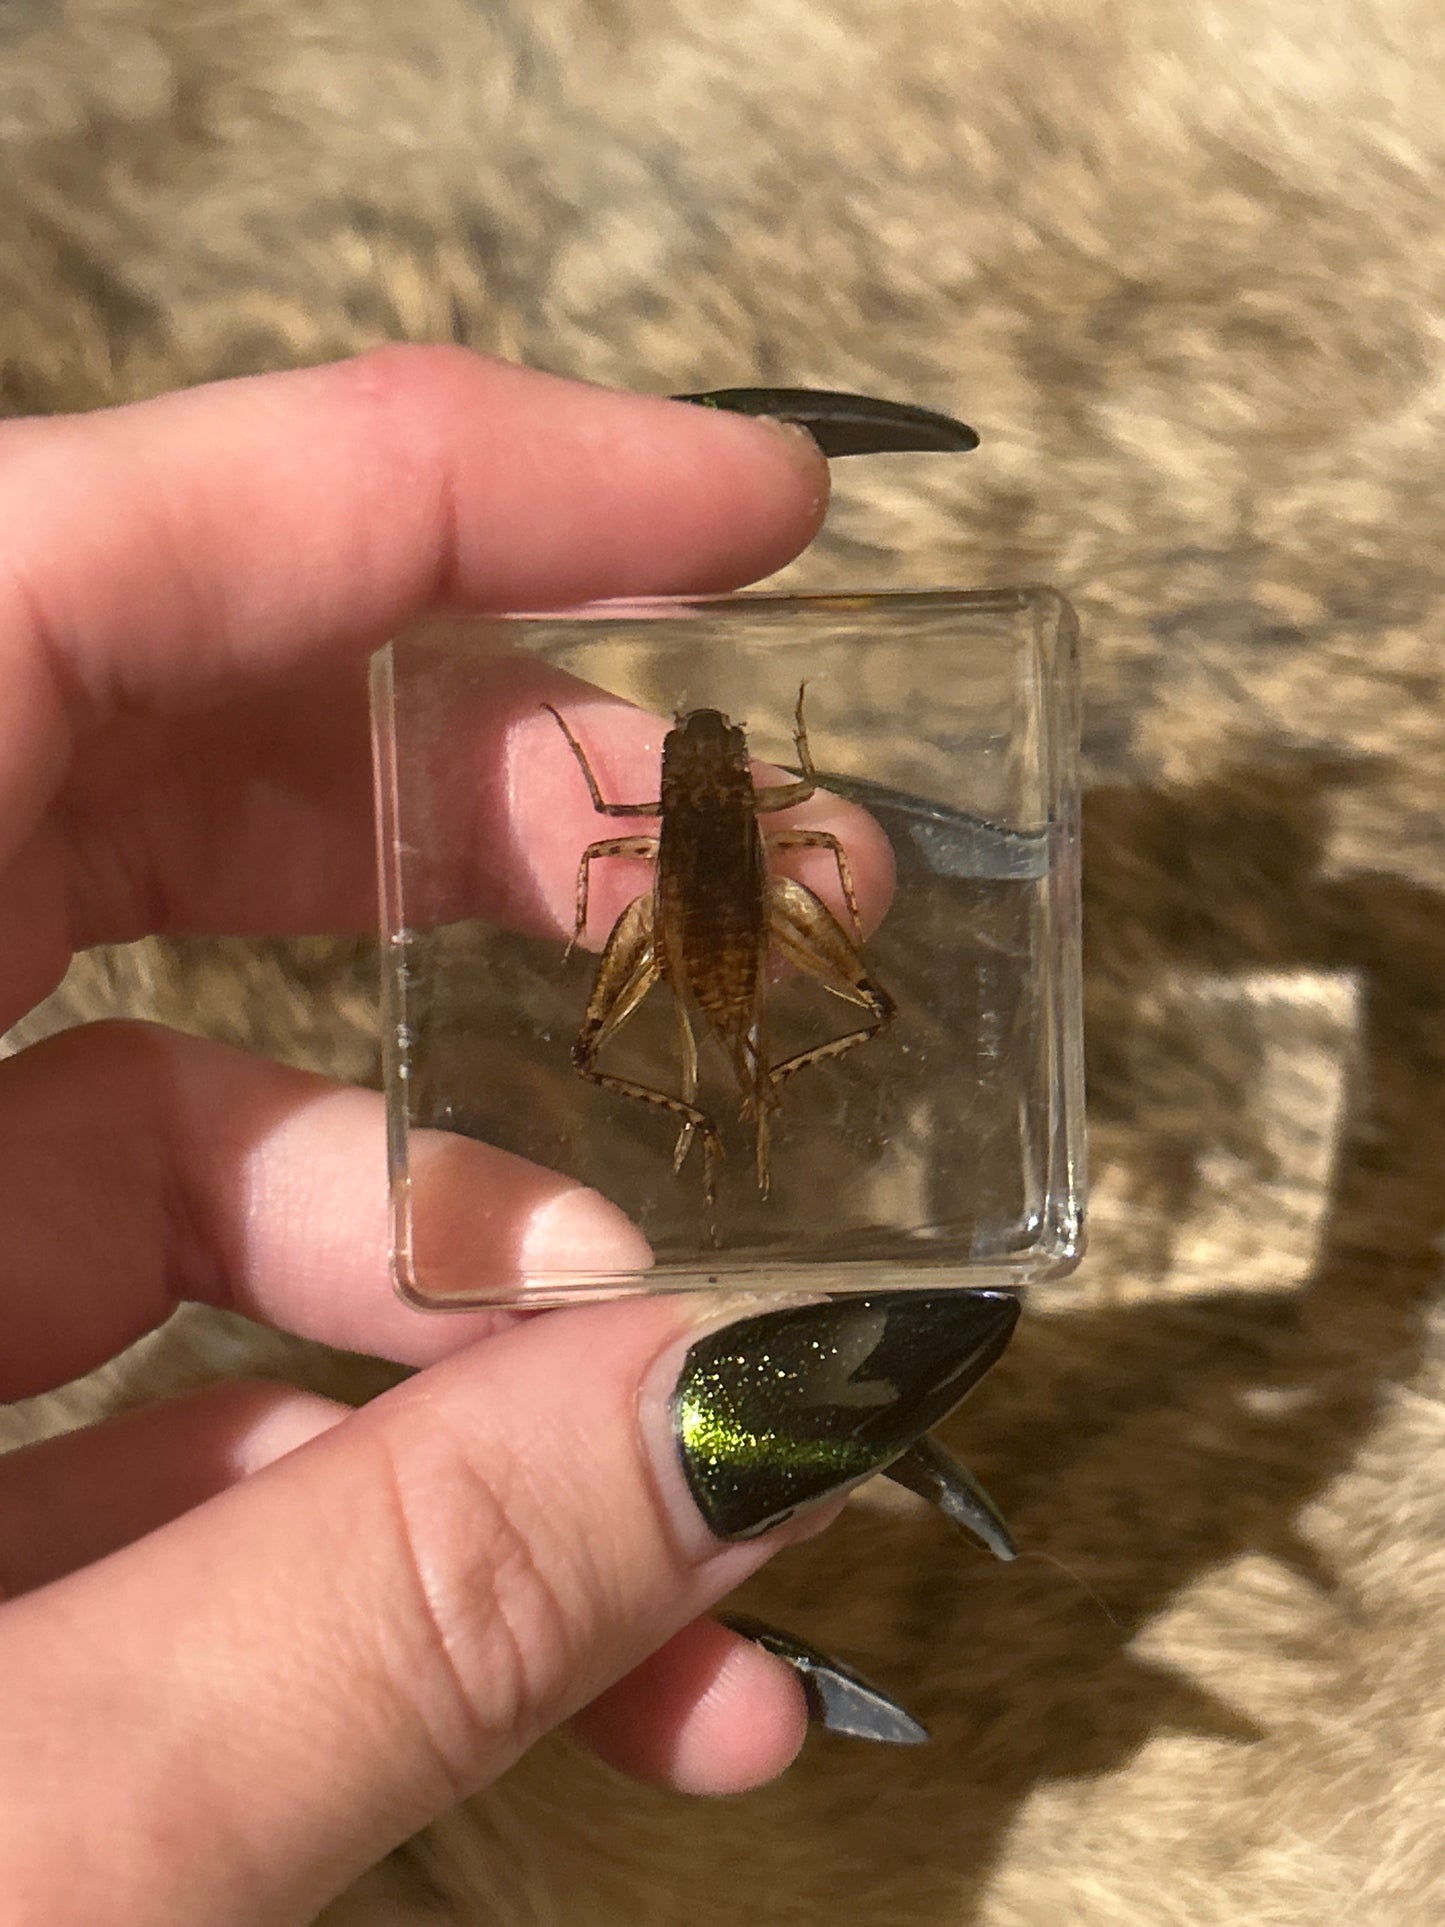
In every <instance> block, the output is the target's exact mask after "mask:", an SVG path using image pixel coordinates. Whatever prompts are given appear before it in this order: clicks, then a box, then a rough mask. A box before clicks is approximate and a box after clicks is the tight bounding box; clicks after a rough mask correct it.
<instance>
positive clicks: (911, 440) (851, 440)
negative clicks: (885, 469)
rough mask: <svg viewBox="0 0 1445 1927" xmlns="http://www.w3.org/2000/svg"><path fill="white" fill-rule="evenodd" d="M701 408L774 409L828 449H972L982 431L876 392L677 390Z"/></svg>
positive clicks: (951, 451) (772, 412)
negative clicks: (882, 397)
mask: <svg viewBox="0 0 1445 1927" xmlns="http://www.w3.org/2000/svg"><path fill="white" fill-rule="evenodd" d="M672 399H673V400H674V401H691V402H696V403H697V404H698V406H699V407H700V408H725V409H727V410H729V411H730V412H731V413H732V414H735V415H770V416H771V417H772V418H773V420H774V421H780V422H796V423H798V425H799V426H800V427H802V428H806V429H807V431H808V433H809V434H810V435H811V436H812V437H813V440H814V441H815V442H816V443H817V444H818V446H819V448H821V449H822V451H823V453H824V454H825V455H829V456H832V455H886V454H890V453H891V454H898V453H903V452H906V451H908V450H918V451H924V452H932V453H937V454H954V455H957V454H966V453H967V452H968V450H969V449H971V448H977V447H978V436H977V435H976V434H975V433H974V431H973V429H971V428H969V427H968V426H967V424H966V423H964V422H960V421H955V420H954V418H953V417H952V415H940V414H937V413H936V412H935V411H934V410H933V409H931V408H915V407H913V406H912V404H911V403H909V402H905V401H880V400H878V399H877V398H876V397H875V396H873V395H838V394H833V393H831V392H830V391H829V390H827V389H823V388H713V389H710V390H708V392H707V393H706V394H701V395H674V396H673V397H672Z"/></svg>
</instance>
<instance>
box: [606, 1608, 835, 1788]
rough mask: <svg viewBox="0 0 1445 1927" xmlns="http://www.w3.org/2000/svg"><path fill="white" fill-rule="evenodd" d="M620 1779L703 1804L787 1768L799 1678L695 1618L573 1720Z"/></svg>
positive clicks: (796, 1743)
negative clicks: (693, 1796) (663, 1789)
mask: <svg viewBox="0 0 1445 1927" xmlns="http://www.w3.org/2000/svg"><path fill="white" fill-rule="evenodd" d="M572 1724H573V1731H574V1732H575V1733H576V1735H577V1737H578V1738H579V1739H580V1740H581V1741H582V1742H583V1743H584V1744H585V1745H586V1746H588V1747H589V1748H590V1749H591V1750H592V1751H593V1752H594V1753H596V1754H597V1755H598V1757H599V1758H600V1759H602V1760H605V1761H606V1762H607V1764H608V1765H609V1766H612V1767H614V1768H616V1769H617V1771H618V1772H620V1773H626V1774H627V1775H629V1777H630V1778H632V1779H636V1780H642V1781H644V1782H646V1783H648V1784H651V1785H656V1786H666V1787H669V1788H671V1789H672V1790H673V1791H674V1792H677V1793H691V1794H697V1795H701V1796H704V1797H708V1798H716V1797H718V1796H722V1795H728V1794H736V1793H746V1792H748V1791H750V1790H751V1789H752V1788H754V1787H759V1786H765V1785H766V1784H767V1783H768V1782H769V1781H770V1780H775V1779H777V1777H778V1775H779V1774H781V1773H784V1772H786V1771H787V1769H788V1767H790V1766H791V1765H792V1763H793V1761H794V1760H795V1759H796V1758H797V1756H798V1754H799V1752H800V1751H801V1749H802V1746H803V1742H804V1740H805V1738H806V1737H807V1731H808V1708H807V1701H806V1699H805V1697H804V1693H803V1689H802V1686H801V1685H800V1683H799V1681H798V1679H797V1676H796V1675H795V1674H794V1673H793V1672H792V1671H791V1670H790V1669H789V1668H788V1667H787V1666H786V1665H785V1664H784V1663H783V1661H782V1660H780V1659H776V1658H774V1657H773V1655H772V1654H770V1653H766V1652H764V1651H763V1649H762V1648H761V1647H760V1646H756V1645H754V1644H753V1642H752V1641H751V1640H747V1639H743V1638H740V1637H739V1636H738V1635H737V1634H736V1633H733V1632H730V1631H729V1630H728V1629H727V1628H726V1627H725V1626H720V1625H719V1624H718V1623H717V1622H716V1621H715V1620H712V1619H699V1620H695V1621H694V1622H693V1623H692V1624H691V1625H690V1626H687V1627H684V1629H683V1630H682V1631H681V1632H680V1633H678V1634H676V1635H675V1637H674V1638H672V1639H670V1640H669V1641H668V1642H667V1644H666V1645H665V1646H663V1647H661V1648H660V1649H659V1650H658V1651H657V1652H655V1653H654V1654H652V1656H651V1657H650V1658H649V1659H646V1660H644V1661H643V1662H642V1664H641V1665H640V1666H637V1667H635V1668H634V1669H633V1670H632V1672H630V1673H629V1674H627V1676H626V1677H625V1678H624V1679H621V1680H619V1681H618V1682H617V1684H616V1685H615V1686H612V1687H610V1688H609V1689H608V1690H607V1692H605V1693H603V1694H602V1695H601V1696H600V1697H599V1698H598V1699H596V1700H594V1701H593V1702H592V1704H591V1705H590V1706H588V1707H586V1708H584V1710H583V1711H582V1712H581V1713H579V1714H578V1715H577V1717H576V1719H575V1720H574V1721H573V1723H572Z"/></svg>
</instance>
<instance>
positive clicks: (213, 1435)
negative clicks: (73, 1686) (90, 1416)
mask: <svg viewBox="0 0 1445 1927" xmlns="http://www.w3.org/2000/svg"><path fill="white" fill-rule="evenodd" d="M348 1409H349V1408H348V1407H346V1406H344V1405H338V1404H335V1403H333V1401H332V1400H330V1399H326V1398H318V1397H316V1396H315V1395H314V1394H313V1393H310V1392H301V1391H297V1390H295V1389H294V1388H293V1387H291V1386H288V1385H272V1384H265V1383H260V1382H247V1381H235V1382H232V1383H228V1384H224V1385H213V1386H208V1387H207V1388H206V1389H205V1390H204V1391H200V1392H193V1393H191V1394H190V1395H189V1396H188V1397H186V1398H178V1399H174V1400H172V1401H170V1402H169V1403H168V1404H165V1405H152V1406H147V1407H145V1408H143V1409H141V1410H139V1411H134V1412H126V1413H124V1414H122V1415H121V1416H120V1417H119V1418H113V1419H108V1420H106V1421H105V1422H104V1423H103V1424H100V1425H88V1426H85V1427H83V1428H81V1429H80V1430H78V1431H74V1432H66V1433H63V1434H62V1435H61V1436H60V1437H58V1438H53V1439H45V1440H43V1441H42V1442H41V1443H39V1444H37V1445H27V1446H21V1447H20V1448H19V1449H18V1450H16V1451H13V1452H8V1453H6V1454H5V1455H4V1456H3V1457H0V1598H14V1597H15V1596H16V1595H17V1594H18V1593H22V1592H29V1591H31V1590H32V1589H33V1588H34V1587H36V1586H43V1585H46V1584H48V1583H49V1582H50V1581H51V1580H52V1579H61V1578H63V1577H64V1576H65V1575H66V1574H67V1573H70V1572H74V1571H76V1570H77V1569H78V1568H79V1567H81V1566H86V1565H89V1564H90V1563H91V1561H92V1560H95V1559H100V1558H103V1557H104V1556H105V1555H106V1554H107V1553H110V1552H116V1551H118V1550H119V1549H120V1547H122V1546H125V1545H129V1544H130V1543H131V1542H132V1540H135V1539H140V1538H144V1536H145V1534H146V1533H148V1532H153V1531H155V1530H156V1528H157V1527H159V1526H163V1525H168V1524H169V1523H170V1521H171V1520H172V1519H178V1518H179V1517H180V1515H181V1514H182V1513H183V1512H189V1511H190V1509H191V1508H192V1507H193V1506H197V1505H200V1504H201V1503H202V1502H203V1501H204V1500H206V1499H210V1498H213V1497H214V1496H215V1495H216V1493H218V1492H221V1491H223V1490H224V1489H225V1488H226V1487H227V1486H229V1485H234V1484H235V1483H236V1482H237V1480H239V1479H244V1478H245V1477H246V1476H247V1475H248V1474H249V1473H252V1472H258V1471H260V1469H261V1467H262V1466H265V1465H269V1464H271V1462H272V1461H273V1460H274V1459H279V1458H281V1457H282V1456H283V1455H284V1454H285V1453H287V1452H290V1451H293V1450H294V1449H295V1448H296V1447H297V1446H298V1445H304V1444H305V1443H306V1441H307V1440H308V1439H313V1438H315V1437H316V1436H317V1435H318V1433H321V1432H325V1431H329V1430H330V1428H331V1427H332V1426H333V1425H335V1424H337V1423H338V1422H339V1421H340V1420H341V1419H343V1418H345V1417H346V1416H347V1413H348Z"/></svg>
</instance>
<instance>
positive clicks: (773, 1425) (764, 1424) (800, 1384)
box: [672, 1291, 1019, 1539]
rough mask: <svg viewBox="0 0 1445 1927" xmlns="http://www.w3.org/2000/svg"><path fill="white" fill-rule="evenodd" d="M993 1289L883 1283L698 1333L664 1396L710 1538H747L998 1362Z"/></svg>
mask: <svg viewBox="0 0 1445 1927" xmlns="http://www.w3.org/2000/svg"><path fill="white" fill-rule="evenodd" d="M1018 1314H1019V1305H1018V1300H1017V1299H1016V1298H1015V1297H1014V1296H1013V1295H1012V1294H1011V1293H1009V1292H1004V1291H960V1292H948V1293H938V1292H918V1291H909V1292H887V1293H882V1294H880V1295H878V1296H876V1297H869V1298H838V1299H830V1300H826V1301H824V1302H823V1303H812V1304H803V1305H791V1306H788V1307H786V1308H784V1309H783V1310H780V1311H766V1312H761V1313H758V1314H757V1315H756V1316H754V1317H751V1318H744V1319H741V1320H739V1321H738V1322H737V1323H735V1324H731V1325H725V1326H723V1327H722V1328H721V1329H720V1330H717V1331H711V1332H707V1333H705V1334H704V1335H703V1337H701V1338H699V1339H697V1340H696V1341H695V1342H694V1343H693V1344H692V1345H691V1347H690V1348H689V1350H688V1353H687V1356H686V1358H685V1359H684V1361H683V1367H682V1371H681V1373H680V1375H679V1378H678V1381H677V1385H676V1387H675V1389H674V1391H673V1394H672V1427H673V1436H674V1438H675V1440H676V1444H677V1450H678V1455H679V1457H680V1459H681V1462H682V1469H683V1472H684V1474H685V1475H686V1478H687V1483H688V1487H689V1489H690V1490H691V1493H692V1496H693V1499H694V1501H695V1503H696V1505H697V1508H698V1510H699V1511H700V1512H701V1514H702V1516H703V1518H704V1520H705V1521H706V1522H707V1524H708V1526H709V1527H710V1529H711V1530H712V1532H713V1533H714V1534H715V1535H716V1537H718V1538H719V1539H750V1538H753V1537H754V1536H755V1535H756V1534H758V1533H760V1532H764V1531H767V1530H769V1529H770V1528H771V1527H773V1526H777V1525H780V1524H781V1523H782V1522H783V1521H784V1520H785V1519H787V1518H788V1517H789V1516H790V1515H791V1514H792V1513H793V1512H794V1511H795V1510H796V1509H797V1508H798V1507H800V1506H804V1505H808V1504H811V1503H814V1502H816V1501H817V1500H819V1499H824V1498H827V1497H829V1496H830V1495H832V1494H834V1493H838V1492H843V1491H846V1490H847V1489H848V1487H849V1486H852V1485H856V1484H857V1483H858V1481H859V1480H860V1479H865V1478H868V1477H869V1476H870V1475H871V1474H872V1473H874V1472H881V1471H882V1470H883V1469H884V1467H885V1466H889V1465H891V1464H892V1463H893V1461H894V1460H895V1459H897V1458H900V1457H901V1456H902V1454H903V1453H905V1452H906V1451H907V1450H908V1448H909V1446H910V1445H912V1444H913V1443H914V1441H915V1440H916V1439H917V1438H919V1437H920V1436H921V1435H922V1434H923V1433H924V1432H926V1431H927V1430H928V1429H929V1427H930V1426H932V1425H936V1424H937V1422H938V1421H939V1419H941V1418H942V1417H943V1416H944V1415H945V1413H947V1412H949V1411H951V1410H952V1409H953V1407H954V1406H955V1405H956V1404H957V1403H958V1401H959V1400H960V1399H961V1398H962V1397H963V1396H964V1394H965V1393H966V1392H968V1391H970V1390H971V1389H972V1387H973V1386H975V1385H976V1384H977V1383H978V1381H979V1380H980V1379H981V1378H982V1377H983V1376H984V1374H985V1373H986V1372H987V1371H988V1369H989V1367H990V1366H991V1365H992V1364H993V1363H994V1362H995V1360H997V1359H998V1357H999V1356H1000V1354H1001V1353H1002V1352H1003V1350H1004V1347H1005V1346H1006V1345H1007V1344H1008V1341H1009V1338H1010V1336H1011V1335H1012V1333H1013V1329H1014V1325H1015V1324H1016V1322H1017V1320H1018Z"/></svg>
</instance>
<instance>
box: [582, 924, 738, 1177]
mask: <svg viewBox="0 0 1445 1927" xmlns="http://www.w3.org/2000/svg"><path fill="white" fill-rule="evenodd" d="M661 975H662V960H661V958H660V957H659V955H658V951H657V943H656V937H655V932H654V928H653V909H652V899H651V897H638V898H637V899H636V900H635V901H634V902H632V903H630V904H629V905H628V906H627V908H626V909H625V910H624V911H623V913H622V915H621V916H620V917H619V918H618V919H617V922H616V924H615V926H614V927H613V931H612V935H611V936H610V937H609V938H608V939H607V948H606V949H605V950H604V951H603V953H602V961H601V963H600V964H599V965H598V967H597V981H596V983H595V984H594V985H593V987H592V995H591V996H590V997H589V998H588V1000H587V1011H586V1015H585V1016H584V1017H583V1019H582V1028H581V1029H580V1030H579V1031H578V1033H577V1040H576V1042H575V1043H574V1044H573V1046H572V1063H573V1066H574V1068H575V1069H576V1071H577V1074H578V1075H579V1076H580V1077H585V1078H586V1079H587V1081H588V1082H589V1083H590V1084H596V1085H598V1086H600V1088H601V1089H603V1090H604V1091H611V1092H613V1093H614V1094H615V1095H616V1096H618V1097H630V1098H632V1099H634V1100H635V1101H636V1102H637V1103H639V1104H651V1105H652V1106H653V1107H654V1108H655V1109H657V1110H663V1111H667V1112H669V1113H670V1114H671V1115H672V1116H674V1117H676V1118H680V1119H681V1121H682V1130H681V1133H680V1136H679V1140H678V1142H679V1149H678V1151H677V1153H676V1154H675V1158H676V1163H675V1168H680V1166H681V1164H682V1160H683V1158H684V1157H685V1156H686V1155H687V1147H688V1145H689V1144H691V1142H692V1139H693V1136H694V1134H696V1133H699V1132H700V1133H701V1135H702V1140H703V1181H704V1185H705V1187H706V1192H707V1204H708V1209H709V1211H711V1209H712V1207H713V1203H714V1195H715V1171H716V1162H717V1159H718V1158H719V1157H720V1156H721V1155H722V1141H721V1139H720V1138H719V1136H718V1132H717V1127H716V1125H715V1124H714V1123H713V1121H712V1119H711V1118H710V1117H709V1116H708V1114H707V1112H706V1111H703V1110H700V1109H699V1108H698V1106H697V1105H696V1104H695V1103H693V1102H692V1098H693V1097H694V1096H695V1095H696V1091H697V1059H696V1052H695V1051H694V1052H693V1053H692V1054H691V1068H690V1069H689V1060H688V1057H687V1056H686V1055H685V1056H684V1064H683V1075H684V1083H685V1084H686V1085H687V1086H688V1087H689V1088H688V1094H687V1095H686V1096H685V1097H674V1096H672V1095H671V1093H670V1092H668V1091H659V1090H657V1089H655V1088H654V1087H653V1086H652V1085H651V1084H640V1083H638V1082H637V1080H636V1079H635V1078H630V1077H618V1076H616V1075H615V1074H614V1073H613V1072H612V1071H604V1070H599V1069H598V1068H597V1054H598V1052H599V1051H600V1050H601V1049H602V1047H603V1045H604V1044H606V1043H607V1041H608V1040H609V1038H612V1037H615V1036H616V1034H617V1032H618V1031H619V1030H621V1028H622V1026H623V1025H624V1024H625V1023H626V1022H627V1020H628V1018H629V1017H631V1016H632V1014H633V1012H634V1011H635V1010H636V1009H637V1007H638V1005H639V1004H641V1002H642V1000H643V998H644V997H646V995H647V993H648V992H649V991H650V990H651V989H652V987H653V985H654V984H655V983H656V982H657V981H658V979H659V978H660V977H661ZM688 1035H689V1037H690V1036H691V1032H690V1031H689V1033H688Z"/></svg>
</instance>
